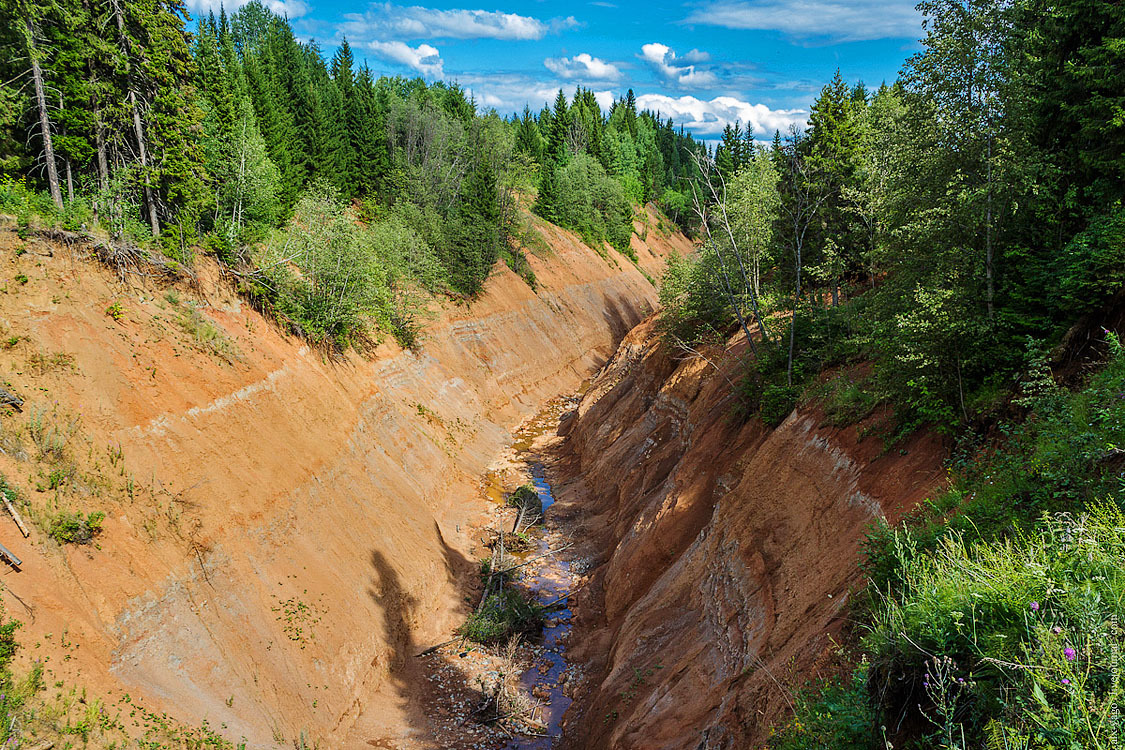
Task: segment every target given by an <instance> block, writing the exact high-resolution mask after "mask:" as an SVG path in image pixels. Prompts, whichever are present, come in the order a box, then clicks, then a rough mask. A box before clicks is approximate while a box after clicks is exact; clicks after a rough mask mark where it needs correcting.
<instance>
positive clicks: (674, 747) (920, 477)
mask: <svg viewBox="0 0 1125 750" xmlns="http://www.w3.org/2000/svg"><path fill="white" fill-rule="evenodd" d="M744 347H745V340H744V339H741V338H739V337H736V339H735V341H734V342H732V343H731V344H730V345H729V346H728V349H727V351H726V352H723V351H721V350H720V351H710V352H709V356H708V360H710V362H712V363H715V364H717V365H719V366H720V367H722V368H723V371H724V374H725V375H726V377H724V376H721V375H719V374H716V370H715V369H714V367H713V366H712V364H710V363H709V362H708V361H706V360H704V359H702V358H700V357H697V356H686V357H685V356H683V355H682V354H681V355H680V356H679V358H673V357H672V356H671V353H670V352H669V349H668V347H666V346H661V345H660V343H659V339H658V336H657V332H656V330H655V326H654V324H653V322H652V321H648V322H646V323H645V324H643V325H641V326H638V327H637V328H636V329H635V330H634V331H632V332H631V333H630V334H629V336H628V337H627V338H626V340H625V342H624V343H623V344H622V346H621V347H620V349H619V350H618V352H617V354H616V355H615V357H614V359H613V361H612V362H611V363H610V364H609V365H608V366H607V367H606V368H605V370H604V372H603V373H602V374H601V376H600V377H599V378H598V379H597V380H595V381H594V383H593V385H592V387H591V388H590V390H589V391H588V392H587V393H586V395H585V397H584V398H583V399H582V402H581V404H580V405H579V407H578V409H577V411H576V413H575V414H574V415H573V416H572V417H571V418H570V420H569V421H568V422H566V423H564V425H563V429H562V433H563V435H564V436H565V438H564V441H563V442H562V444H561V445H559V446H558V447H557V449H556V451H557V456H556V460H555V464H554V466H553V469H552V474H553V476H554V478H555V479H556V492H557V494H558V496H559V499H560V501H559V504H558V505H557V506H556V509H557V511H558V512H559V513H564V514H566V515H567V516H568V517H569V518H570V519H571V520H570V523H571V525H572V528H574V529H575V531H574V534H575V536H576V537H579V538H582V539H584V540H586V545H587V549H586V552H587V553H588V554H589V555H590V556H591V558H592V562H593V563H594V568H593V572H592V574H591V576H590V581H589V583H588V584H587V586H586V588H585V589H584V590H583V591H582V593H581V594H580V595H579V597H580V598H579V603H578V605H577V608H576V609H577V611H578V613H579V620H580V622H579V625H578V627H577V630H576V635H575V637H574V638H573V639H572V643H573V644H574V648H573V654H574V657H575V659H576V660H577V661H580V662H585V663H586V664H587V665H588V669H589V672H590V674H591V677H590V679H589V680H588V682H587V688H586V690H585V692H583V693H581V694H579V696H578V697H577V700H576V703H575V705H576V706H578V707H579V711H572V712H571V714H568V717H567V727H566V730H565V733H564V740H565V742H564V745H563V746H564V747H567V748H588V749H589V750H595V749H597V750H604V749H606V748H615V749H616V748H622V749H623V748H630V749H633V750H717V749H718V748H724V749H725V750H736V749H738V750H741V749H743V748H750V747H760V746H762V742H763V741H764V740H765V739H766V737H767V736H768V731H769V728H770V726H771V725H772V723H773V720H774V719H776V718H778V717H779V716H780V715H781V714H782V713H783V712H784V711H785V710H787V708H788V706H789V696H790V695H791V691H792V690H793V689H794V688H795V687H797V686H799V685H801V684H803V683H804V682H805V680H807V679H809V678H811V677H813V676H814V675H815V674H816V671H817V668H818V665H819V664H820V663H822V660H823V657H824V656H825V654H826V652H830V651H831V650H832V647H833V637H834V636H837V635H838V634H839V631H840V628H841V626H842V625H843V616H844V614H845V609H844V607H845V605H846V603H847V600H848V596H849V593H850V591H851V590H852V589H853V587H854V586H855V585H856V584H857V583H858V576H859V572H858V568H857V565H856V563H857V560H858V552H859V544H860V540H861V538H862V535H863V533H864V531H865V529H866V527H867V525H868V524H869V523H870V522H871V521H872V520H873V519H875V518H876V517H880V516H883V517H888V518H891V519H897V518H898V517H900V516H901V514H902V512H903V511H904V510H905V509H907V508H910V507H913V505H914V504H916V503H917V502H919V501H920V500H921V499H923V498H924V497H925V496H926V495H927V494H928V493H930V492H932V491H933V490H934V489H935V488H936V487H938V486H939V485H940V483H941V482H942V481H943V478H944V477H943V471H942V468H941V458H942V456H943V455H944V452H943V450H942V446H941V444H940V441H939V440H937V439H936V438H934V437H933V436H932V435H927V434H925V433H920V434H918V435H916V436H915V437H914V438H912V439H910V440H908V441H906V442H905V443H903V444H900V445H897V446H895V449H894V450H893V451H889V452H886V453H884V452H883V446H882V441H881V440H879V439H878V438H875V437H869V438H867V439H860V437H859V435H860V434H862V433H861V432H860V431H858V430H857V428H856V427H854V426H853V427H847V428H837V427H831V426H828V425H826V424H824V423H823V419H822V415H820V414H818V413H816V411H815V410H812V409H810V410H801V409H799V410H797V411H795V412H793V413H792V414H791V415H790V416H789V418H788V419H786V420H785V421H784V422H783V423H782V424H781V425H780V426H778V427H777V428H776V429H772V430H771V429H769V428H767V427H765V426H764V425H763V424H762V423H761V421H760V420H758V419H745V418H739V417H737V415H736V409H735V408H734V407H735V399H734V394H733V393H732V389H731V386H730V384H729V382H728V379H727V378H728V377H729V378H735V377H737V376H738V375H737V372H738V366H737V364H736V362H737V360H738V359H739V358H740V357H741V356H743V352H744Z"/></svg>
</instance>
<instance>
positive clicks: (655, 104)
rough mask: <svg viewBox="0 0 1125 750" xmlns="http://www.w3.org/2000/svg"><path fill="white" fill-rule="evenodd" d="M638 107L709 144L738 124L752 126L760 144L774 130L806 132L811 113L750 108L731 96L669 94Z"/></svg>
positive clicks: (641, 100)
mask: <svg viewBox="0 0 1125 750" xmlns="http://www.w3.org/2000/svg"><path fill="white" fill-rule="evenodd" d="M637 106H638V107H639V108H641V109H651V110H653V111H655V112H660V114H662V115H663V116H664V117H671V118H672V119H673V120H674V121H675V123H676V124H677V125H683V126H684V127H685V128H687V129H688V130H690V131H691V132H692V133H694V134H695V135H696V136H697V137H700V138H702V139H704V140H708V139H710V138H711V137H714V136H717V135H719V134H720V133H722V132H723V128H724V127H726V126H727V125H733V124H734V123H735V122H740V123H742V125H743V126H746V125H749V126H750V127H751V128H752V130H753V132H754V135H755V136H756V137H757V138H758V139H760V140H767V139H768V138H769V137H770V136H772V135H773V132H774V131H775V130H780V131H781V132H782V133H784V132H785V131H786V130H788V129H789V126H791V125H796V126H797V127H799V128H803V127H804V126H805V124H806V122H807V120H808V116H809V113H808V112H807V111H806V110H803V109H770V108H769V107H767V106H766V105H764V104H751V103H750V102H744V101H741V100H739V99H735V98H734V97H732V96H717V97H715V98H714V99H699V98H697V97H694V96H679V97H672V96H668V95H667V94H641V95H640V96H638V97H637Z"/></svg>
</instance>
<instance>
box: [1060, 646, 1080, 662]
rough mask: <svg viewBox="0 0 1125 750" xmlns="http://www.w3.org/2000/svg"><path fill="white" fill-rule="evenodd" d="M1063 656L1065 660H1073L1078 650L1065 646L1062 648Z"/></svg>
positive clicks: (1076, 656)
mask: <svg viewBox="0 0 1125 750" xmlns="http://www.w3.org/2000/svg"><path fill="white" fill-rule="evenodd" d="M1063 656H1065V657H1066V660H1067V661H1074V660H1076V659H1077V658H1078V652H1077V651H1075V650H1074V649H1072V648H1071V647H1070V646H1067V647H1066V648H1064V649H1063Z"/></svg>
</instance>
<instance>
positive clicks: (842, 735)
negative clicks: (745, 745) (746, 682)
mask: <svg viewBox="0 0 1125 750" xmlns="http://www.w3.org/2000/svg"><path fill="white" fill-rule="evenodd" d="M793 704H794V705H793V719H792V721H791V722H790V723H789V724H788V725H787V726H786V727H785V728H783V729H782V730H781V731H780V732H778V733H777V734H776V735H774V737H772V738H771V740H770V747H771V748H774V750H859V749H860V748H870V747H875V746H876V745H875V742H876V740H877V738H878V735H877V734H876V728H877V714H876V712H875V710H874V709H873V707H872V706H871V702H870V700H869V699H868V695H867V666H866V665H861V666H860V667H859V668H857V669H856V670H855V671H854V672H853V673H852V675H851V676H850V677H847V678H843V677H834V678H831V679H829V680H826V681H825V682H824V683H823V684H820V685H809V686H807V687H806V688H805V689H804V690H801V691H799V692H798V693H797V695H796V696H795V699H794V702H793Z"/></svg>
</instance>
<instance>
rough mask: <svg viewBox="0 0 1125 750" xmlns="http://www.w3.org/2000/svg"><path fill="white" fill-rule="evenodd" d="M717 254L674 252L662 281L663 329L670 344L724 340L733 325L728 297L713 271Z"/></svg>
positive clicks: (661, 322)
mask: <svg viewBox="0 0 1125 750" xmlns="http://www.w3.org/2000/svg"><path fill="white" fill-rule="evenodd" d="M714 262H715V258H714V254H713V253H709V252H706V248H705V249H704V251H702V252H700V253H697V254H693V255H689V256H686V257H685V256H681V255H679V254H678V253H671V254H670V255H669V256H668V259H667V260H666V262H665V267H664V275H663V277H661V280H660V306H661V308H662V313H661V315H660V321H659V325H660V329H661V333H662V335H663V336H664V338H665V339H666V340H667V341H669V343H671V344H673V345H676V344H677V342H684V343H687V344H698V343H700V342H703V341H709V340H710V341H714V340H717V339H721V338H722V334H723V332H724V331H725V330H726V329H727V328H728V327H729V325H730V317H729V316H730V312H729V310H728V306H727V298H726V296H725V295H724V294H723V292H722V290H721V289H720V288H719V286H718V278H717V274H715V273H714V271H713V264H714Z"/></svg>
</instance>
